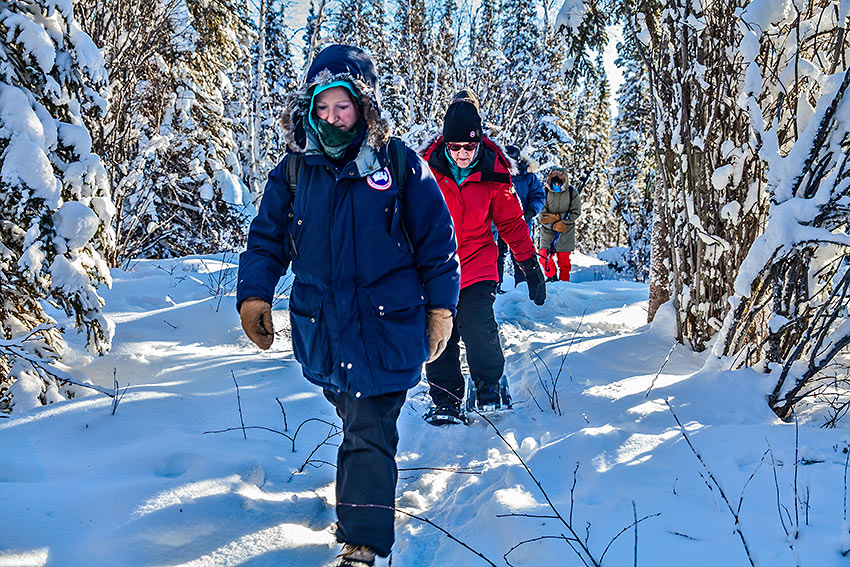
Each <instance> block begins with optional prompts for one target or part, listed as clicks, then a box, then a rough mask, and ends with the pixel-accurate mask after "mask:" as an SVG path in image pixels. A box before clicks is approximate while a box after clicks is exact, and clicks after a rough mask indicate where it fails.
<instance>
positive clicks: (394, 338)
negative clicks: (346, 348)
mask: <svg viewBox="0 0 850 567" xmlns="http://www.w3.org/2000/svg"><path fill="white" fill-rule="evenodd" d="M382 287H383V289H382V290H379V289H374V290H365V291H366V292H367V293H368V304H369V305H368V312H369V313H368V316H367V317H366V318H365V319H366V320H365V321H364V323H366V336H365V337H364V338H365V339H366V345H367V349H369V350H370V351H372V353H377V358H378V360H379V361H380V364H381V367H383V368H384V369H385V370H409V369H411V368H415V367H416V366H419V365H421V364H422V363H423V362H425V361H426V360H427V359H428V332H427V329H426V327H425V290H424V289H421V288H420V289H417V288H416V287H412V288H408V289H410V290H411V291H410V292H408V293H403V294H400V293H399V288H395V289H392V290H390V289H387V288H386V287H384V286H382Z"/></svg>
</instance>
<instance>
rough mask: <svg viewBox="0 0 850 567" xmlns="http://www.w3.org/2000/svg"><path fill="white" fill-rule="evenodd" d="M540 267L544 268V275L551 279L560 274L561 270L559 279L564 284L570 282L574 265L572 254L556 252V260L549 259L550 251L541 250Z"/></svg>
mask: <svg viewBox="0 0 850 567" xmlns="http://www.w3.org/2000/svg"><path fill="white" fill-rule="evenodd" d="M540 256H541V257H540V265H541V266H542V267H543V274H544V275H545V276H546V277H547V278H551V277H552V276H554V275H556V274H558V271H559V270H560V272H561V273H560V274H558V279H559V280H561V281H562V282H568V281H570V269H571V268H572V267H573V265H572V264H571V263H570V253H569V252H555V258H554V259H552V258H549V251H548V250H546V249H545V248H541V249H540ZM555 260H557V263H558V265H557V266H556V265H555Z"/></svg>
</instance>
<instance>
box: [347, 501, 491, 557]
mask: <svg viewBox="0 0 850 567" xmlns="http://www.w3.org/2000/svg"><path fill="white" fill-rule="evenodd" d="M337 506H349V507H351V508H382V509H384V510H392V511H393V512H398V513H399V514H404V515H405V516H407V517H409V518H413V519H414V520H419V521H420V522H424V523H426V524H428V525H429V526H431V527H433V528H436V529H437V530H439V531H441V532H442V533H443V534H444V535H445V536H446V537H448V538H449V539H450V540H452V541H454V542H455V543H459V544H460V545H462V546H463V547H464V548H466V549H467V550H469V551H471V552H472V553H474V554H475V555H477V556H478V557H480V558H481V559H483V560H484V561H486V562H487V564H488V565H492V566H493V567H497V565H496V564H495V563H493V562H492V561H490V560H489V559H487V557H486V556H485V555H484V554H483V553H481V552H480V551H476V550H475V549H473V548H471V547H470V546H469V545H467V544H466V543H464V542H462V541H461V540H459V539H457V538H456V537H455V536H453V535H452V534H451V533H449V532H448V531H446V530H445V529H443V528H441V527H440V526H438V525H437V524H435V523H434V522H432V521H431V520H429V519H428V518H423V517H422V516H417V515H416V514H411V513H410V512H405V511H404V510H400V509H398V508H395V507H393V506H383V505H380V504H350V503H348V502H338V503H337Z"/></svg>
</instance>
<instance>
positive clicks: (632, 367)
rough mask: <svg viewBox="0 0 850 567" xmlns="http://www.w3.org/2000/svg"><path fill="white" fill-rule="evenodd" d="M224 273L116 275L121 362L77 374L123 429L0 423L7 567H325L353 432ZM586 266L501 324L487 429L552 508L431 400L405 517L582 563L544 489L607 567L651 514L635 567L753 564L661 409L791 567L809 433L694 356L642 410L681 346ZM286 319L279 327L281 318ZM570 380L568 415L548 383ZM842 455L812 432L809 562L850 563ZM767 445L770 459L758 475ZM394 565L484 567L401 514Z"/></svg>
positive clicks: (43, 418)
mask: <svg viewBox="0 0 850 567" xmlns="http://www.w3.org/2000/svg"><path fill="white" fill-rule="evenodd" d="M219 260H221V258H218V259H213V258H194V259H192V258H188V259H181V260H174V261H164V262H142V263H139V264H137V265H136V266H135V267H134V269H133V270H132V271H115V272H114V276H115V285H114V287H113V289H112V290H111V291H109V292H107V293H106V294H105V296H106V299H107V301H108V306H107V312H108V313H109V314H110V316H112V317H113V318H114V319H115V320H116V322H117V324H118V330H117V335H116V341H115V345H114V349H113V351H112V352H111V353H110V354H109V355H108V356H106V357H103V358H91V357H89V356H88V355H86V354H84V353H83V351H82V349H81V347H80V345H81V344H82V342H83V341H82V339H79V340H77V341H76V343H75V344H74V346H73V352H72V353H71V356H70V357H69V358H68V361H69V365H70V367H71V371H72V372H74V373H78V374H80V373H85V374H87V375H88V376H89V377H90V378H91V379H92V380H94V381H95V382H97V383H98V384H100V385H103V386H108V387H111V385H112V377H113V369H116V370H115V372H116V376H117V378H118V380H119V382H120V383H121V384H122V386H124V385H127V384H128V383H129V384H130V386H129V389H128V391H127V393H126V395H125V396H124V398H123V399H122V401H121V403H120V405H119V407H118V411H117V413H116V414H115V415H111V401H110V400H109V399H107V398H105V397H103V396H99V395H98V396H94V395H83V394H85V392H81V395H80V396H79V397H78V398H76V399H75V400H72V401H70V402H63V403H58V404H53V405H51V406H48V407H45V408H40V409H35V410H31V411H27V412H20V413H17V414H15V415H13V417H11V418H9V419H3V420H0V447H2V448H3V453H4V455H5V456H4V458H3V461H2V465H0V502H3V504H4V509H5V510H6V511H7V512H6V513H4V514H2V515H0V566H6V565H15V566H22V565H56V566H76V565H86V566H87V567H88V566H99V565H109V566H115V565H121V566H125V567H134V566H152V565H156V566H166V565H168V566H177V565H186V566H189V565H191V566H235V565H244V566H253V567H260V566H273V565H274V566H293V567H294V566H313V565H316V566H319V565H327V564H329V562H331V561H332V558H333V556H334V553H335V552H336V549H337V546H336V544H335V543H334V542H333V535H332V533H331V531H330V526H331V525H332V523H333V519H334V513H333V504H334V495H333V481H334V476H335V470H334V467H333V465H331V464H329V463H332V462H334V461H335V447H334V446H333V445H334V443H335V440H336V437H334V436H333V433H334V429H333V427H332V425H330V423H337V422H338V420H337V418H336V416H335V414H334V413H333V409H332V407H331V406H330V404H328V403H327V402H326V401H325V400H324V398H323V397H322V396H321V394H320V393H319V392H318V391H317V390H316V389H315V388H314V387H312V386H311V385H310V384H309V383H307V382H306V380H304V379H303V378H302V377H301V374H300V370H299V367H298V364H297V363H296V362H295V361H294V359H293V357H292V354H291V352H290V351H289V350H288V341H286V340H285V329H282V331H281V340H279V341H277V342H276V344H275V346H273V347H272V349H271V351H269V352H265V353H261V352H259V351H258V350H257V349H256V348H255V347H253V345H251V344H250V343H248V341H247V339H245V338H244V337H243V335H242V332H241V329H240V328H239V322H238V318H237V316H236V313H235V310H234V309H233V297H232V296H225V297H223V298H220V297H216V296H214V295H212V294H211V290H214V289H216V288H217V287H218V284H219V283H225V284H226V283H227V281H229V280H228V277H229V276H232V271H231V272H228V271H227V270H232V265H230V264H228V263H227V262H221V261H219ZM575 263H576V265H577V268H576V272H575V277H574V281H573V282H572V283H569V284H560V283H559V284H554V285H552V286H550V298H549V300H548V301H547V303H546V305H545V306H544V307H542V308H540V307H536V306H534V305H533V304H532V303H531V302H529V301H528V298H527V296H525V288H524V286H521V287H520V288H519V289H516V290H512V291H510V292H509V293H507V294H505V295H502V296H500V297H499V298H498V299H497V303H496V311H497V318H498V319H499V321H500V324H501V331H502V338H503V344H504V346H505V353H506V358H507V369H506V372H507V374H508V376H509V377H510V381H511V384H512V393H513V398H514V402H515V408H514V410H513V411H512V412H509V413H505V414H503V415H500V416H499V417H497V418H495V419H494V424H495V425H496V427H498V429H499V431H500V432H501V434H502V436H503V437H504V438H505V439H506V440H507V441H508V442H509V443H510V444H511V445H512V446H513V447H514V448H515V449H516V450H517V452H518V453H519V455H520V456H521V457H522V459H523V460H524V461H525V463H527V465H528V467H530V469H531V471H532V473H533V474H534V476H535V478H536V479H537V480H538V481H539V483H540V485H541V486H542V491H541V489H540V488H538V486H537V485H536V484H535V482H534V481H533V480H532V479H531V477H530V475H529V473H528V472H527V471H526V469H525V468H524V467H523V466H521V465H520V464H519V462H518V459H517V458H516V457H515V456H514V455H513V453H512V452H511V451H510V450H509V448H508V446H507V445H506V444H505V442H503V441H502V439H500V438H499V437H498V435H497V434H496V431H494V429H493V428H491V427H490V426H489V425H488V424H487V423H485V422H484V421H483V420H481V419H480V418H478V419H476V420H475V421H474V422H473V423H472V424H471V425H470V426H469V427H463V426H453V427H443V428H434V427H431V426H429V425H427V424H426V423H425V422H424V421H423V420H422V419H421V416H422V413H423V412H424V409H425V406H426V403H427V397H426V395H425V386H424V385H422V384H420V386H418V387H417V388H415V389H413V390H412V391H411V394H410V395H409V397H408V401H407V403H406V405H405V408H404V409H403V411H402V417H401V419H400V422H399V427H400V436H401V441H400V447H399V457H398V461H399V467H400V472H399V486H398V498H397V505H398V507H399V509H401V510H403V511H404V512H406V513H407V514H412V515H415V516H418V517H420V518H427V519H428V520H429V521H431V522H433V523H434V524H436V525H438V526H440V527H441V528H443V529H444V530H446V531H448V532H449V533H451V534H452V535H453V536H454V537H456V538H457V539H459V540H461V541H463V542H464V543H465V544H467V545H468V546H470V547H472V548H473V549H475V550H477V551H478V552H480V553H482V554H483V555H484V556H485V557H487V558H488V559H489V560H491V561H492V562H493V563H494V564H496V565H505V564H506V563H505V559H504V558H503V555H504V554H505V553H507V552H508V550H510V549H511V548H512V547H514V546H515V545H517V544H520V543H521V542H523V541H530V540H536V541H533V542H531V541H530V542H529V543H526V544H523V545H521V546H520V547H519V548H517V549H516V550H515V551H513V552H511V553H510V555H509V556H508V558H507V559H508V560H509V561H510V563H511V564H512V565H517V566H519V565H525V566H541V565H565V566H572V565H580V564H581V563H580V562H579V560H578V558H577V557H576V555H575V554H574V553H573V552H572V551H571V549H570V546H569V544H568V543H567V542H566V541H564V540H563V539H552V538H557V537H559V536H560V535H561V534H566V533H567V530H568V528H567V527H566V526H565V525H564V524H563V523H562V522H560V521H559V520H557V519H553V518H551V517H539V516H552V515H553V511H552V509H551V508H550V506H549V505H547V504H546V501H545V498H544V493H543V491H545V494H546V495H547V496H548V498H549V499H550V501H551V502H552V505H553V506H554V507H555V509H556V510H557V511H558V512H559V513H560V514H561V515H562V517H563V518H565V519H566V520H567V521H568V523H570V524H571V526H572V528H573V529H574V530H575V532H576V533H577V534H578V535H579V536H580V537H581V539H582V540H584V539H585V538H586V540H587V546H588V548H589V549H590V551H591V553H592V554H593V555H594V556H595V558H596V559H597V560H598V559H599V558H600V557H601V556H602V553H603V552H604V551H605V550H606V546H608V543H609V541H610V540H611V539H612V538H613V537H614V536H615V535H616V534H617V533H618V532H620V531H621V530H622V529H623V528H624V527H626V526H628V525H629V524H631V523H632V522H633V521H634V517H635V514H636V515H637V517H638V518H642V517H644V516H651V517H650V518H648V519H646V520H645V521H643V522H641V523H640V524H639V526H638V533H637V550H638V564H640V565H653V566H662V565H670V566H674V565H682V564H687V565H689V566H700V565H706V566H708V565H716V564H717V563H719V562H724V563H727V564H730V565H748V564H749V563H748V561H747V559H746V555H744V552H743V547H742V545H741V542H740V540H739V539H738V537H737V536H736V534H735V533H734V532H733V522H732V520H731V515H730V514H729V512H728V510H726V509H725V504H724V503H723V501H722V500H721V499H720V497H719V496H718V495H717V494H716V490H715V491H710V490H709V489H708V488H707V486H706V481H704V480H703V476H701V472H702V474H703V475H704V474H705V473H704V472H703V471H701V469H700V465H699V463H698V461H697V460H696V458H695V457H694V455H693V453H692V452H691V451H690V450H689V449H688V447H687V445H686V444H685V443H684V442H683V440H682V437H681V435H680V433H679V431H678V429H677V427H676V424H675V420H674V419H673V417H672V414H671V413H670V411H669V410H668V409H667V406H666V404H665V403H663V400H665V399H669V400H670V402H671V403H672V405H673V407H674V408H675V410H676V412H677V415H678V416H679V418H680V419H681V421H682V422H683V423H684V424H686V426H687V428H688V429H689V431H690V432H691V436H692V439H693V441H694V443H695V445H696V446H697V447H698V448H699V450H700V451H701V452H702V453H703V456H704V457H705V459H706V461H707V462H708V463H709V466H710V467H711V469H712V472H713V474H715V475H716V476H717V477H718V478H719V479H720V480H721V482H722V484H723V485H724V488H725V490H726V491H727V493H729V495H730V498H731V499H732V500H734V503H735V504H737V499H738V498H739V497H740V494H741V489H742V487H744V486H745V485H746V493H745V494H746V498H745V499H744V503H743V505H742V512H741V517H742V525H743V529H744V531H745V533H746V534H747V537H748V538H749V539H748V541H749V543H750V547H751V549H752V550H753V553H754V555H756V556H757V557H758V559H760V560H761V561H763V562H764V561H774V560H776V561H778V562H779V563H781V564H783V565H784V564H788V565H793V564H794V563H793V562H792V561H791V557H792V556H791V552H790V551H789V548H788V545H786V543H785V536H784V533H783V531H782V525H781V523H780V519H779V518H780V516H779V513H778V512H777V510H778V506H777V496H776V491H777V489H776V486H777V484H775V482H774V473H775V474H776V478H777V480H778V486H779V487H780V489H781V491H780V499H781V502H782V505H784V506H785V507H786V508H787V509H788V510H790V516H791V517H792V518H793V517H794V506H793V497H792V494H793V492H791V489H790V487H792V480H793V473H794V472H795V471H794V467H793V466H791V465H793V462H794V430H793V426H786V425H777V424H776V422H775V419H774V418H773V416H772V414H770V412H769V411H768V410H767V409H766V408H765V405H764V403H763V399H762V394H761V393H762V392H763V391H765V388H766V384H765V382H764V378H763V377H761V376H758V375H756V374H754V373H742V372H736V373H731V372H728V371H725V370H724V369H722V368H712V369H702V370H700V369H701V368H702V367H703V365H704V363H705V360H706V355H704V354H702V355H698V354H695V353H693V352H691V351H690V350H688V349H687V348H684V347H680V348H677V349H676V350H674V352H673V353H672V355H671V357H670V360H669V362H668V363H667V364H666V366H665V367H664V370H663V372H662V373H660V374H659V375H658V377H657V379H656V380H655V383H654V385H653V387H652V391H651V392H650V393H649V395H648V396H647V390H648V389H649V388H650V385H651V384H652V382H653V379H654V378H655V376H656V373H657V372H658V370H659V368H660V367H661V365H662V363H663V362H664V360H665V357H666V356H667V355H668V353H669V351H670V348H671V346H672V345H673V337H672V334H671V330H672V327H673V325H672V321H671V320H670V314H669V313H668V312H666V311H662V312H660V314H659V316H658V317H657V319H656V322H655V323H654V324H653V326H652V327H651V328H649V327H646V326H645V325H644V321H645V309H646V295H647V289H646V286H645V285H642V284H635V283H630V282H624V281H616V280H599V279H598V278H599V276H600V275H604V272H603V271H602V269H601V268H599V266H598V263H597V262H596V261H595V260H591V259H590V258H586V257H582V256H580V255H577V257H576V258H575ZM223 270H224V271H223ZM222 275H225V276H228V277H225V278H223V279H222V278H220V276H222ZM222 280H223V281H222ZM275 315H276V318H277V319H279V320H280V321H281V322H283V321H284V320H285V312H284V311H276V312H275ZM282 326H283V325H281V327H282ZM564 355H566V358H563V357H564ZM562 359H563V361H564V365H563V370H562V371H561V373H560V375H559V377H558V385H557V391H558V395H559V401H560V408H561V414H560V415H558V413H557V412H555V411H553V410H552V409H551V407H549V400H548V399H547V396H546V393H545V392H544V386H543V385H544V384H546V385H547V387H549V384H550V382H551V378H550V374H549V371H551V373H552V374H553V375H557V374H558V368H559V367H560V365H561V361H562ZM547 368H548V370H547ZM236 384H238V386H239V391H238V397H237V390H236ZM240 406H241V410H242V417H243V418H244V422H245V426H247V427H248V428H249V429H247V430H246V435H247V439H244V438H243V435H242V432H241V431H239V430H238V429H235V430H230V431H222V432H219V433H212V432H214V431H220V430H225V429H229V428H238V427H239V426H240V414H239V407H240ZM282 410H285V420H286V426H287V427H286V431H285V433H286V434H287V435H288V436H290V437H294V436H295V433H296V431H297V432H298V435H297V438H296V439H295V442H294V446H295V447H294V448H295V451H294V452H293V451H292V449H293V443H292V442H291V441H290V440H289V439H287V438H286V437H284V436H283V435H281V434H280V433H282V432H284V411H282ZM309 418H319V419H321V420H322V421H317V420H312V421H305V420H308V419H309ZM302 423H303V425H302V426H301V427H300V429H299V425H300V424H302ZM260 428H265V429H260ZM272 430H275V431H277V433H276V432H275V431H272ZM847 438H848V436H847V435H845V433H844V432H843V431H840V430H838V431H822V430H817V429H813V428H801V433H800V454H801V457H803V458H805V459H807V462H808V461H810V462H811V463H812V464H810V465H808V466H801V467H799V471H798V473H799V474H798V477H799V479H798V486H799V493H800V494H806V503H808V504H809V505H810V506H809V509H810V510H811V511H812V514H811V517H810V518H809V524H808V525H806V526H803V527H802V532H801V533H802V537H801V538H800V539H799V540H798V541H796V543H795V545H796V549H797V550H798V552H799V553H800V555H801V556H802V557H807V558H809V560H811V561H813V562H812V563H811V564H817V565H819V566H821V565H825V566H832V565H836V566H837V565H841V564H842V561H843V559H842V558H841V556H840V555H839V553H838V552H837V551H838V548H839V544H840V539H841V537H842V536H841V533H840V531H841V521H842V513H843V510H842V504H843V500H842V498H840V495H841V494H842V493H841V490H842V474H843V471H844V464H845V459H846V455H845V453H844V452H843V448H844V447H846V446H847V444H848V441H847ZM325 441H327V442H326V443H325V444H323V442H325ZM768 446H770V447H771V448H772V450H773V458H772V459H771V458H770V457H766V458H765V459H763V455H764V452H765V450H766V449H767V448H768ZM772 462H775V463H776V464H775V466H774V465H773V464H772ZM760 463H761V465H759V464H760ZM757 468H758V469H759V470H758V472H757V474H756V476H755V477H754V478H753V480H752V481H751V482H749V484H747V479H748V478H749V477H750V475H751V473H752V472H753V471H754V470H756V469H757ZM576 470H577V472H575V471H576ZM298 471H302V472H298ZM804 489H805V491H804ZM801 501H802V500H801ZM571 504H572V505H571ZM510 514H514V516H510ZM517 515H523V516H517ZM531 516H534V517H531ZM787 517H788V516H787V515H786V516H785V519H786V524H787V523H788V522H787ZM570 518H572V520H571V521H570ZM801 524H802V521H801ZM845 531H846V530H845ZM635 537H636V536H635V533H634V530H633V529H632V530H629V531H628V532H627V533H626V534H624V535H622V536H621V537H620V538H618V539H617V540H616V541H615V542H614V543H613V544H612V545H611V546H610V548H608V549H607V552H606V554H605V558H604V565H611V566H619V565H633V564H634V554H635V548H636V544H635ZM538 538H543V539H538ZM802 564H804V565H805V564H809V563H808V562H806V561H803V563H802ZM393 565H394V566H395V567H399V566H401V567H420V566H421V567H429V566H438V565H439V566H442V565H462V566H467V565H469V566H475V565H487V562H486V561H485V560H483V559H481V558H479V557H477V556H476V555H474V554H473V553H471V552H470V551H468V550H467V549H465V548H463V547H462V546H461V545H459V544H458V543H456V542H454V541H452V540H451V539H449V538H448V537H446V536H445V535H443V534H442V533H441V532H440V531H438V530H437V529H436V528H435V527H433V526H431V525H428V524H427V523H425V522H423V521H420V520H418V519H414V518H411V517H409V516H407V515H404V514H398V515H397V544H396V546H395V551H394V557H393Z"/></svg>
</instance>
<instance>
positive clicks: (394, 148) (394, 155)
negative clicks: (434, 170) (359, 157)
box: [286, 137, 413, 252]
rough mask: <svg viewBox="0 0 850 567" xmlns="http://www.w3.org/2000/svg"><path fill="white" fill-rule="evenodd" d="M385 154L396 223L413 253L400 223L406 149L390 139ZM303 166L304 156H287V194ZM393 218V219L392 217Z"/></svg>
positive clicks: (393, 138) (404, 192)
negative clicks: (392, 185)
mask: <svg viewBox="0 0 850 567" xmlns="http://www.w3.org/2000/svg"><path fill="white" fill-rule="evenodd" d="M387 152H388V153H389V157H390V164H389V167H390V175H391V176H392V178H393V180H394V181H395V183H396V184H397V185H398V193H397V195H396V212H398V213H399V214H398V216H397V218H398V223H399V228H401V232H402V234H404V239H405V241H406V242H407V246H408V249H409V250H410V251H411V252H413V242H412V241H411V240H410V235H409V234H408V232H407V228H405V226H404V223H403V222H402V221H401V214H400V212H401V205H402V201H403V199H404V197H405V196H406V194H407V175H408V173H409V171H408V168H407V148H406V147H405V145H404V142H403V141H402V140H401V139H400V138H396V137H392V138H390V141H389V143H388V144H387ZM303 165H304V154H302V153H293V154H290V155H289V160H288V161H287V162H286V182H287V185H288V188H289V192H290V193H292V194H293V195H295V189H296V187H297V186H298V177H299V176H300V175H301V169H302V167H303ZM394 218H395V217H394Z"/></svg>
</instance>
